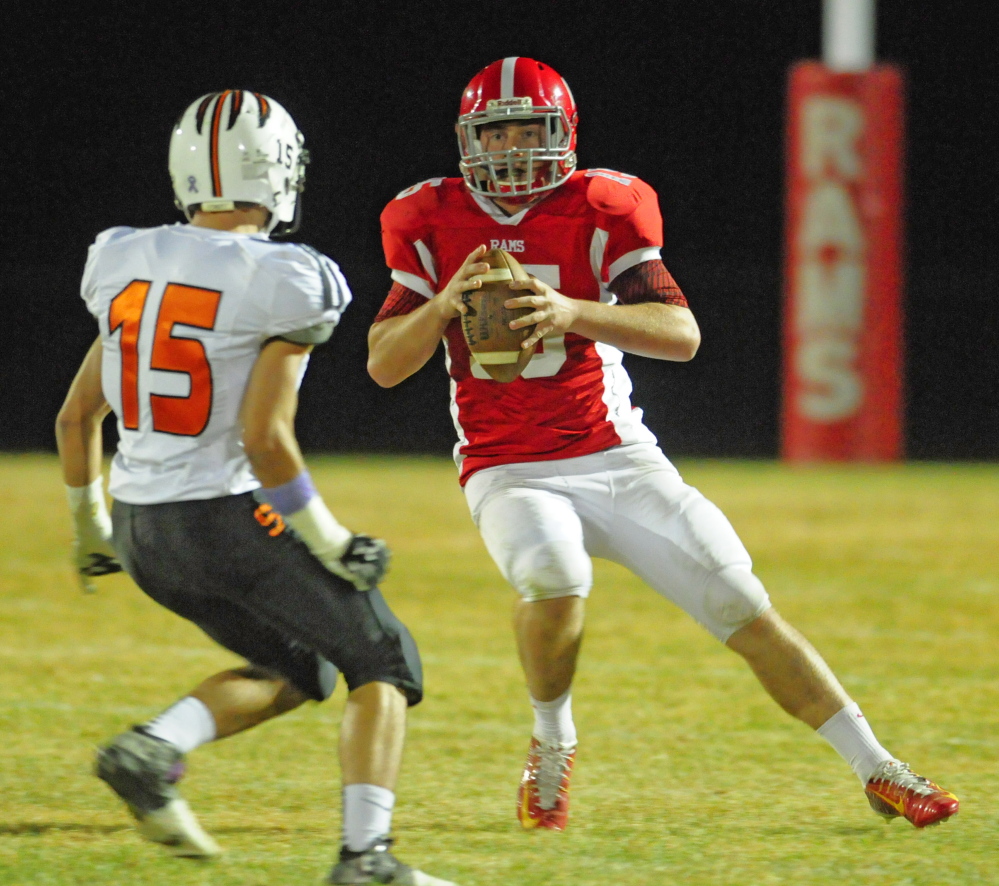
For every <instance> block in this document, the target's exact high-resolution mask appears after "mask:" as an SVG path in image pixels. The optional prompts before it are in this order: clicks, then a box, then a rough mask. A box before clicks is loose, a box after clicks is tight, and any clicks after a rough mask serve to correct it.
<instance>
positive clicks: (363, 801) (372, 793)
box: [343, 784, 395, 852]
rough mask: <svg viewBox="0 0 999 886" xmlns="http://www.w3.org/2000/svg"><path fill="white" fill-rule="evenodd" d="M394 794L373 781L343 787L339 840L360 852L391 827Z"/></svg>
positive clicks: (352, 850)
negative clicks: (340, 835) (341, 839)
mask: <svg viewBox="0 0 999 886" xmlns="http://www.w3.org/2000/svg"><path fill="white" fill-rule="evenodd" d="M394 806H395V794H394V793H393V792H392V791H390V790H389V789H388V788H381V787H378V785H374V784H349V785H347V786H346V787H345V788H344V789H343V842H344V845H346V847H347V848H348V849H349V850H350V851H351V852H364V850H365V849H367V848H368V847H369V846H370V845H371V844H372V843H374V842H375V840H378V839H380V838H382V837H387V836H388V835H389V831H391V829H392V809H393V807H394Z"/></svg>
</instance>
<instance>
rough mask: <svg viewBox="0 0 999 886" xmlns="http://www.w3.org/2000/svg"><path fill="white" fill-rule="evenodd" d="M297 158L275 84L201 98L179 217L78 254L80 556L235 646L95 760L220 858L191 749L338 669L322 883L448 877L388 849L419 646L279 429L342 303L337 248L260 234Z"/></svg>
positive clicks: (75, 506) (70, 487)
mask: <svg viewBox="0 0 999 886" xmlns="http://www.w3.org/2000/svg"><path fill="white" fill-rule="evenodd" d="M307 159H308V157H307V154H306V152H305V150H304V147H303V138H302V134H301V133H300V132H299V130H298V128H297V127H296V125H295V123H294V121H293V120H292V118H291V117H290V116H289V114H288V113H287V111H286V110H285V109H284V108H283V107H282V106H281V105H280V104H278V103H277V102H276V101H274V100H273V99H271V98H268V97H267V96H265V95H262V94H259V93H254V92H248V91H243V90H226V91H224V92H217V93H211V94H208V95H205V96H202V97H201V98H199V99H198V100H197V101H195V102H194V103H193V104H191V105H190V107H188V108H187V110H186V111H185V112H184V114H183V115H182V116H181V118H180V120H179V121H178V123H177V125H176V126H175V127H174V130H173V135H172V138H171V142H170V156H169V168H170V174H171V177H172V180H173V187H174V193H175V195H176V199H177V205H178V208H179V209H181V210H182V211H183V213H184V215H185V216H186V218H187V221H188V223H186V224H173V225H164V226H162V227H155V228H146V229H136V228H129V227H119V228H112V229H111V230H108V231H105V232H103V233H102V234H100V235H99V236H98V237H97V240H96V242H95V243H94V244H93V246H92V247H91V249H90V253H89V256H88V259H87V264H86V269H85V271H84V275H83V283H82V295H83V298H84V300H85V302H86V304H87V307H88V309H89V310H90V312H91V313H92V314H93V316H94V318H95V319H96V320H97V323H98V327H99V335H98V337H97V339H96V341H95V342H94V344H93V346H92V348H91V349H90V351H89V353H88V354H87V356H86V357H85V358H84V360H83V363H82V365H81V367H80V369H79V372H78V374H77V376H76V378H75V380H74V382H73V384H72V386H71V388H70V391H69V393H68V395H67V397H66V400H65V403H64V405H63V407H62V409H61V410H60V413H59V417H58V420H57V424H56V436H57V442H58V448H59V455H60V459H61V463H62V469H63V476H64V479H65V482H66V485H67V494H68V497H69V502H70V508H71V510H72V513H73V516H74V520H75V526H76V541H75V554H74V556H75V563H76V567H77V570H78V572H79V574H80V577H81V579H82V581H83V583H84V586H85V587H86V588H88V589H91V588H92V580H93V576H96V575H102V574H106V573H109V572H113V571H116V570H118V569H120V568H121V567H122V566H123V567H124V568H125V569H126V570H127V571H128V573H129V574H130V575H131V576H132V578H134V579H135V581H136V583H137V584H138V585H139V587H141V588H142V589H143V591H145V592H146V593H147V594H148V595H149V596H150V597H152V598H153V599H154V600H156V601H157V602H159V603H161V604H162V605H163V606H165V607H167V608H169V609H171V610H172V611H174V612H176V613H177V614H178V615H181V616H182V617H184V618H186V619H189V620H190V621H192V622H193V623H195V624H196V625H198V626H199V627H200V628H201V629H202V630H204V631H205V633H206V634H208V636H210V637H212V638H213V639H214V640H216V641H217V642H218V643H220V644H221V645H222V646H224V647H226V648H227V649H229V650H231V651H233V652H235V653H236V654H237V655H240V656H242V657H243V658H245V660H246V665H245V666H244V667H240V668H236V669H233V670H227V671H224V672H222V673H220V674H216V675H214V676H212V677H209V678H208V679H207V680H204V681H203V682H202V683H201V684H200V685H198V686H197V687H195V688H194V689H193V690H192V691H191V692H190V693H189V694H188V695H186V696H185V697H184V698H182V699H181V700H179V701H178V702H176V703H175V704H173V705H171V706H169V707H168V708H167V709H166V710H165V711H163V712H162V713H161V714H160V715H159V716H157V717H155V718H153V719H152V720H150V721H149V722H146V723H143V724H141V725H139V726H135V727H133V728H132V729H131V730H129V731H127V732H124V733H123V734H121V735H119V736H117V737H116V738H114V739H113V740H112V741H111V742H110V743H108V744H107V745H106V746H105V747H103V748H101V749H100V751H99V752H98V755H97V764H96V772H97V775H98V776H99V777H100V778H101V779H103V780H104V781H105V782H107V784H108V785H109V786H110V787H111V788H112V789H113V790H114V791H115V793H116V794H117V795H118V796H119V797H120V798H121V799H122V800H124V802H125V803H126V804H127V805H128V808H129V810H130V811H131V813H132V814H133V816H134V817H135V819H136V821H137V823H138V829H139V832H140V833H141V834H142V835H143V836H144V837H146V838H147V839H149V840H152V841H154V842H157V843H161V844H163V845H164V846H166V847H167V848H168V849H169V850H170V851H172V852H173V853H175V854H177V855H180V856H189V857H210V856H213V855H216V854H217V853H218V852H219V851H220V850H219V847H218V846H217V844H216V843H215V841H214V840H213V839H212V838H211V837H210V836H209V835H208V834H207V833H206V832H205V831H204V830H203V829H202V828H201V826H200V825H199V823H198V821H197V819H196V818H195V817H194V815H193V813H192V812H191V810H190V808H189V807H188V806H187V804H186V803H185V802H184V800H183V799H182V798H181V797H180V795H179V793H178V791H177V781H178V779H179V778H180V775H181V773H182V772H183V760H184V756H185V754H187V753H188V752H190V751H191V750H193V749H194V748H196V747H198V746H199V745H202V744H204V743H206V742H210V741H214V740H217V739H220V738H225V737H227V736H230V735H233V734H235V733H237V732H241V731H243V730H245V729H248V728H250V727H252V726H256V725H257V724H259V723H262V722H264V721H265V720H268V719H270V718H271V717H274V716H277V715H279V714H282V713H284V712H286V711H290V710H292V709H294V708H296V707H298V706H299V705H301V704H303V703H304V702H305V701H307V700H309V699H313V700H316V701H322V700H324V699H326V698H328V697H329V695H330V693H331V692H332V691H333V687H334V684H335V681H336V677H337V672H338V671H339V672H340V673H342V674H343V676H344V680H345V681H346V684H347V689H348V696H347V702H346V710H345V713H344V716H343V721H342V726H341V732H340V765H341V770H342V781H343V795H342V796H343V843H342V846H341V849H340V855H339V858H338V860H337V862H336V864H335V865H334V866H333V868H332V870H331V872H330V874H329V877H328V882H330V883H335V884H352V883H370V882H378V883H396V884H408V886H453V884H448V883H447V882H446V881H444V880H441V879H438V878H436V877H431V876H429V875H427V874H425V873H423V872H422V871H419V870H415V869H413V868H410V867H409V866H407V865H405V864H403V863H402V862H400V861H398V860H397V859H396V858H395V856H394V855H393V854H392V853H391V852H390V851H389V848H390V846H391V842H392V841H391V838H390V836H389V833H390V825H391V819H392V811H393V806H394V802H395V784H396V779H397V777H398V771H399V765H400V759H401V753H402V744H403V736H404V732H405V721H406V709H407V707H408V706H409V705H413V704H416V703H418V702H419V701H420V699H421V698H422V694H423V689H422V672H421V664H420V657H419V653H418V651H417V648H416V644H415V643H414V641H413V639H412V637H411V636H410V634H409V632H408V631H407V629H406V627H405V626H404V625H403V624H402V623H401V622H400V621H399V620H398V619H397V618H396V617H395V616H394V615H393V613H392V612H391V611H390V609H389V607H388V605H387V604H386V602H385V599H384V598H383V597H382V595H381V592H380V591H379V589H378V587H377V585H378V582H379V580H380V579H381V578H382V576H383V575H384V573H385V571H386V569H387V566H388V561H389V551H388V548H387V547H386V545H385V543H384V542H383V541H381V540H380V539H374V538H371V537H369V536H365V535H360V534H355V533H353V532H351V531H350V530H348V529H346V528H345V527H344V526H342V525H341V524H340V523H339V522H338V521H337V520H336V518H335V517H334V516H333V515H332V514H331V513H330V511H329V509H328V508H327V507H326V505H325V504H324V503H323V500H322V498H321V497H320V496H319V494H318V493H317V492H316V489H315V487H314V485H313V483H312V481H311V479H310V475H309V471H308V468H307V467H306V464H305V461H304V459H303V456H302V453H301V450H300V448H299V446H298V443H297V441H296V437H295V431H294V420H295V413H296V409H297V404H298V388H299V385H300V383H301V380H302V377H303V375H304V372H305V369H306V365H307V362H308V359H309V353H310V351H311V349H312V347H313V346H314V345H317V344H321V343H322V342H324V341H326V339H328V338H329V336H330V334H331V333H332V331H333V328H334V326H335V325H336V324H337V322H338V321H339V319H340V316H341V314H342V312H343V311H344V309H345V308H346V307H347V305H348V303H349V302H350V299H351V294H350V290H349V289H348V286H347V283H346V281H345V280H344V278H343V276H342V274H341V273H340V270H339V268H338V267H337V265H336V264H335V263H334V262H333V260H332V259H330V258H328V257H327V256H325V255H321V254H320V253H318V252H316V251H315V250H314V249H311V248H309V247H307V246H304V245H300V244H294V243H285V242H279V241H274V240H271V239H270V235H271V234H272V233H280V232H284V233H291V232H292V231H293V230H294V229H295V228H296V227H297V221H298V213H299V207H300V202H299V192H300V191H301V190H302V186H303V183H304V175H305V164H306V162H307ZM109 410H113V411H114V413H115V416H116V418H117V425H118V434H119V440H120V442H119V444H118V447H117V452H116V453H115V455H114V459H113V463H112V468H111V476H110V484H109V492H110V494H111V496H112V498H113V500H114V504H113V508H112V511H111V514H110V515H109V514H108V512H107V507H106V504H105V498H104V489H103V476H102V433H101V422H102V419H103V418H104V417H105V415H107V413H108V411H109Z"/></svg>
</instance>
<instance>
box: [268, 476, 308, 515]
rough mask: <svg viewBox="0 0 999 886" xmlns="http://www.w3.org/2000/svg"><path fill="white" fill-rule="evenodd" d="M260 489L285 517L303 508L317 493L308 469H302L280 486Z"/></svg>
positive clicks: (269, 502)
mask: <svg viewBox="0 0 999 886" xmlns="http://www.w3.org/2000/svg"><path fill="white" fill-rule="evenodd" d="M260 491H261V493H262V494H263V496H264V498H265V499H267V502H268V504H270V505H271V506H272V507H273V508H274V509H275V510H276V511H277V512H278V513H280V514H283V515H284V516H285V517H287V516H289V515H291V514H295V513H297V512H298V511H300V510H302V508H304V507H305V506H306V505H307V504H308V503H309V502H310V501H312V499H314V498H315V497H316V495H317V493H316V487H315V486H314V485H313V484H312V477H311V476H310V475H309V472H308V471H307V470H306V471H302V473H301V474H299V475H298V476H297V477H295V479H294V480H289V481H288V482H287V483H282V484H281V485H280V486H272V487H270V488H267V487H264V488H263V489H261V490H260Z"/></svg>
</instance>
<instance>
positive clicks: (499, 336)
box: [461, 249, 534, 382]
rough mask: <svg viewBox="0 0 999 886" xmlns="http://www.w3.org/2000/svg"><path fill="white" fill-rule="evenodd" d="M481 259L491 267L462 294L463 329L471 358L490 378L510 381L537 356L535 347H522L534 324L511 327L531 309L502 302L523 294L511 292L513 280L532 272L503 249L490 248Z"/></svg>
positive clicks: (523, 278) (525, 277)
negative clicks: (475, 286)
mask: <svg viewBox="0 0 999 886" xmlns="http://www.w3.org/2000/svg"><path fill="white" fill-rule="evenodd" d="M481 261H483V262H486V263H487V264H488V265H489V270H488V271H487V272H486V273H485V274H480V275H478V276H476V277H473V278H472V279H474V280H481V281H482V286H481V287H480V288H479V289H470V290H468V291H467V292H465V293H463V294H462V297H461V300H462V301H463V302H464V304H465V313H464V314H462V315H461V331H462V332H463V333H464V335H465V343H466V344H467V345H468V350H469V351H471V352H472V358H473V359H474V360H475V361H476V362H477V363H478V364H479V365H480V366H481V367H482V368H483V369H484V370H485V371H486V373H487V374H488V375H489V377H490V378H492V379H493V380H495V381H500V382H510V381H513V380H514V379H515V378H518V377H519V376H520V374H521V373H522V372H523V371H524V367H525V366H527V364H528V363H529V362H530V361H531V357H533V356H534V347H533V346H532V347H530V348H522V347H521V346H520V345H521V342H523V340H524V339H525V338H527V337H528V336H529V335H530V334H531V333H532V332H533V331H534V327H533V326H525V327H524V328H523V329H511V328H510V321H511V320H515V319H516V318H517V317H522V316H523V315H524V314H530V313H531V311H532V308H507V307H504V306H503V302H505V301H506V300H507V299H509V298H515V297H516V296H517V295H519V294H520V293H517V292H514V291H511V289H510V281H511V280H529V279H530V274H528V273H527V271H525V270H524V268H523V266H522V265H521V264H520V262H519V261H517V259H515V258H514V257H513V256H512V255H510V253H509V252H506V251H505V250H503V249H490V250H489V252H487V253H486V254H485V255H484V256H483V257H482V259H481ZM524 294H529V293H524Z"/></svg>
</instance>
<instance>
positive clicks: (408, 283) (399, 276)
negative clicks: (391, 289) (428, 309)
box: [389, 271, 435, 298]
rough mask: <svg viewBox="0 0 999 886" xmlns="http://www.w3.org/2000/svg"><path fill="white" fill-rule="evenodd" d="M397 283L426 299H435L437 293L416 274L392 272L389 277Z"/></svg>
mask: <svg viewBox="0 0 999 886" xmlns="http://www.w3.org/2000/svg"><path fill="white" fill-rule="evenodd" d="M389 276H390V277H391V278H392V279H393V280H394V281H395V282H396V283H398V284H400V285H401V286H405V287H406V288H407V289H412V290H413V292H418V293H420V295H422V296H424V297H425V298H433V297H434V295H435V293H434V291H433V290H432V289H431V288H430V286H429V285H428V283H427V281H426V280H424V279H423V278H422V277H419V276H417V275H416V274H407V273H406V272H405V271H392V273H391V274H390V275H389Z"/></svg>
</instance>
